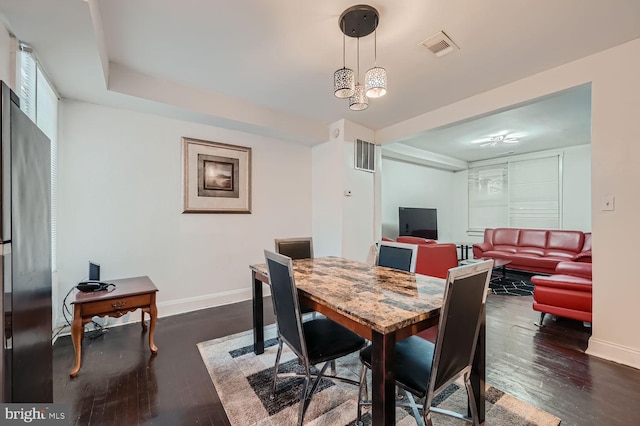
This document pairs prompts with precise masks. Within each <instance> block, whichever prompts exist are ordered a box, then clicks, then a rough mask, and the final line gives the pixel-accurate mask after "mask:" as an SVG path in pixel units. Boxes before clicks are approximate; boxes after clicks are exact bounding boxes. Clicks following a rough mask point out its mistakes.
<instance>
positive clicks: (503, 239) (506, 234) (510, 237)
mask: <svg viewBox="0 0 640 426" xmlns="http://www.w3.org/2000/svg"><path fill="white" fill-rule="evenodd" d="M519 235H520V230H519V229H514V228H498V229H495V230H494V231H493V241H492V243H493V247H494V248H496V249H497V248H498V246H517V245H518V236H519ZM577 251H579V250H577Z"/></svg>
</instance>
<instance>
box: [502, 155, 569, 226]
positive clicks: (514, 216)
mask: <svg viewBox="0 0 640 426" xmlns="http://www.w3.org/2000/svg"><path fill="white" fill-rule="evenodd" d="M509 226H511V227H513V228H539V229H559V228H560V167H559V157H558V156H557V155H556V156H553V157H546V158H537V159H533V160H525V161H514V162H510V163H509Z"/></svg>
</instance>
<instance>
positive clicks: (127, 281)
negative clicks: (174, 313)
mask: <svg viewBox="0 0 640 426" xmlns="http://www.w3.org/2000/svg"><path fill="white" fill-rule="evenodd" d="M110 282H111V283H113V284H115V288H114V287H109V289H108V290H103V291H96V292H91V293H83V292H80V291H79V292H77V293H76V295H75V298H74V300H73V301H72V302H71V304H72V305H73V323H72V324H71V338H72V340H73V347H74V348H75V353H76V360H75V364H74V365H73V368H72V369H71V372H70V373H69V375H70V376H71V377H76V376H77V375H78V372H79V371H80V363H81V358H82V337H83V335H84V326H85V324H87V323H88V322H90V321H91V318H93V317H94V316H98V317H104V316H110V317H121V316H123V315H124V314H126V313H127V312H131V311H135V310H136V309H142V329H143V330H146V329H147V325H146V324H145V322H144V313H145V312H147V313H148V314H149V316H150V317H151V319H150V321H149V349H151V352H152V353H154V354H155V353H157V352H158V348H157V347H156V345H155V344H154V343H153V332H154V330H155V328H156V319H157V316H158V309H157V307H156V292H157V291H158V289H157V288H156V286H155V285H154V284H153V282H152V281H151V279H150V278H149V277H135V278H124V279H121V280H113V281H110Z"/></svg>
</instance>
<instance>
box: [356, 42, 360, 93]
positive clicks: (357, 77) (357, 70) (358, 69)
mask: <svg viewBox="0 0 640 426" xmlns="http://www.w3.org/2000/svg"><path fill="white" fill-rule="evenodd" d="M356 73H357V74H356V81H357V82H358V84H360V37H358V65H357V66H356Z"/></svg>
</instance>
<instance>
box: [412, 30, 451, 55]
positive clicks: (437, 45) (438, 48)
mask: <svg viewBox="0 0 640 426" xmlns="http://www.w3.org/2000/svg"><path fill="white" fill-rule="evenodd" d="M420 44H421V45H423V46H424V47H426V48H427V49H429V51H430V52H431V53H433V54H434V55H436V56H443V55H446V54H447V53H451V52H453V51H454V50H458V49H459V47H458V46H456V44H455V43H454V42H453V40H451V39H450V38H449V37H447V35H446V34H445V33H444V31H440V32H439V33H437V34H434V35H432V36H431V37H429V38H428V39H426V40H425V41H423V42H422V43H420Z"/></svg>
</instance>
